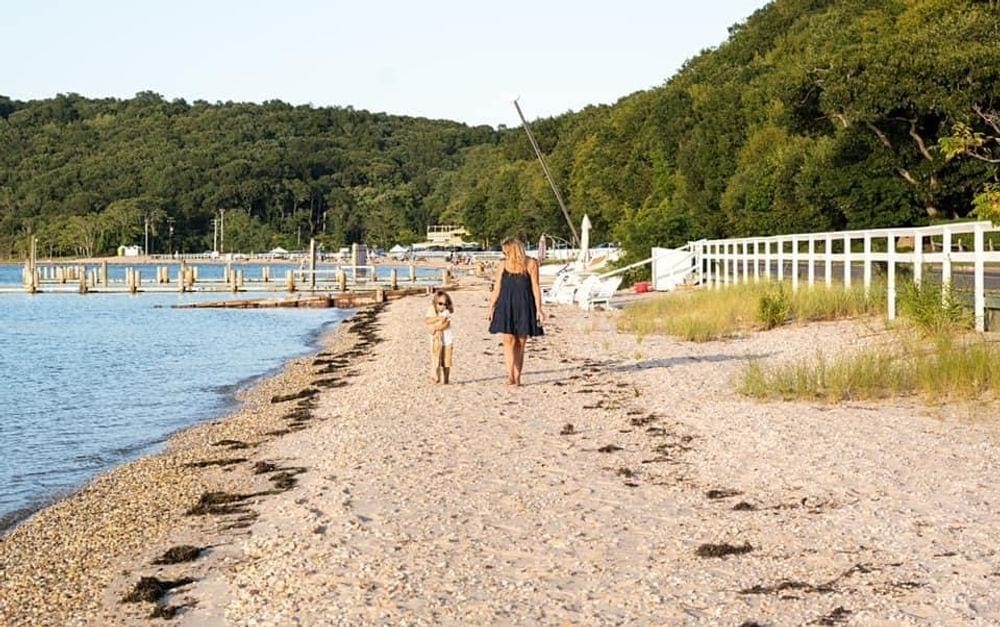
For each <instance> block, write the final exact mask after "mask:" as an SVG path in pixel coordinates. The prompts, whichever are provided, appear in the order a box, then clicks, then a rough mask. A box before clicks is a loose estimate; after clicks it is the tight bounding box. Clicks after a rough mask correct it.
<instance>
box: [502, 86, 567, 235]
mask: <svg viewBox="0 0 1000 627" xmlns="http://www.w3.org/2000/svg"><path fill="white" fill-rule="evenodd" d="M514 108H515V109H517V115H518V117H520V118H521V125H522V126H524V132H525V133H527V134H528V141H530V142H531V147H532V148H534V149H535V155H536V156H537V157H538V161H539V163H541V164H542V171H543V172H545V178H546V179H548V181H549V186H550V187H552V191H553V192H554V193H555V195H556V200H557V201H558V202H559V208H560V209H562V214H563V217H564V218H566V224H568V225H569V231H570V233H572V234H573V241H572V244H573V246H576V245H577V243H578V242H579V241H580V238H579V237H578V236H577V234H576V227H574V226H573V221H572V220H570V218H569V211H567V210H566V203H564V202H563V198H562V194H560V193H559V188H558V187H557V186H556V182H555V181H554V180H553V179H552V173H551V172H549V166H547V165H545V159H543V158H542V151H541V149H540V148H539V147H538V142H536V141H535V136H534V135H532V134H531V127H529V126H528V121H527V120H525V119H524V114H523V113H521V105H519V104H517V99H516V98H515V99H514Z"/></svg>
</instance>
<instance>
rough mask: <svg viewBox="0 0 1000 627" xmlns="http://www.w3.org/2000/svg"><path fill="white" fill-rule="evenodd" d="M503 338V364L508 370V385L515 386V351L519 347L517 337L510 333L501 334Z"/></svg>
mask: <svg viewBox="0 0 1000 627" xmlns="http://www.w3.org/2000/svg"><path fill="white" fill-rule="evenodd" d="M500 335H501V337H503V363H504V367H505V368H506V369H507V385H514V384H515V382H516V379H515V377H514V351H515V350H516V346H517V337H516V336H514V335H511V334H510V333H501V334H500Z"/></svg>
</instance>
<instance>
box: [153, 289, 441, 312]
mask: <svg viewBox="0 0 1000 627" xmlns="http://www.w3.org/2000/svg"><path fill="white" fill-rule="evenodd" d="M426 291H427V288H422V287H418V288H414V287H411V288H404V289H397V290H384V289H382V288H377V289H375V290H374V291H371V292H363V293H361V292H344V293H340V294H321V295H308V296H306V295H297V296H294V297H286V298H263V299H239V300H220V301H210V302H205V303H184V304H181V305H173V306H172V308H173V309H273V308H278V307H290V308H307V309H325V308H332V307H336V308H339V309H356V308H358V307H364V306H367V305H374V304H377V303H382V302H385V301H386V300H392V299H396V298H402V297H403V296H408V295H410V294H423V293H425V292H426Z"/></svg>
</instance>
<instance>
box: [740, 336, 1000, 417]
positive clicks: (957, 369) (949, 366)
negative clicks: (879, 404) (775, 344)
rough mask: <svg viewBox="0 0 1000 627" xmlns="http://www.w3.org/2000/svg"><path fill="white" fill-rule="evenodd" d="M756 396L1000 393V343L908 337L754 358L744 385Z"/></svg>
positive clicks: (834, 398)
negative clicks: (775, 358) (798, 355)
mask: <svg viewBox="0 0 1000 627" xmlns="http://www.w3.org/2000/svg"><path fill="white" fill-rule="evenodd" d="M738 389H739V391H740V392H741V393H743V394H745V395H747V396H751V397H754V398H762V399H780V400H822V401H827V402H833V403H835V402H839V401H850V400H875V399H883V398H895V397H905V396H913V395H917V396H920V397H922V398H924V399H925V400H927V401H928V402H942V401H947V400H976V399H982V398H1000V346H998V345H997V344H995V343H991V342H989V341H987V340H986V339H984V338H982V337H968V338H962V339H959V340H956V339H953V338H951V337H949V336H943V337H938V338H934V339H933V340H926V339H920V338H912V336H911V339H909V340H907V339H905V338H904V336H903V335H902V334H901V335H900V336H899V339H898V341H897V342H896V343H893V344H887V345H885V346H881V347H873V348H868V349H864V350H862V351H860V352H857V353H852V354H847V355H841V356H838V357H835V358H833V359H828V358H826V357H824V356H823V355H822V354H817V355H816V356H815V357H813V358H811V359H805V360H801V361H799V362H796V363H791V364H779V365H775V366H765V365H764V364H762V363H761V362H759V361H751V362H748V363H747V365H746V366H745V368H744V371H743V375H742V377H741V380H740V382H739V385H738Z"/></svg>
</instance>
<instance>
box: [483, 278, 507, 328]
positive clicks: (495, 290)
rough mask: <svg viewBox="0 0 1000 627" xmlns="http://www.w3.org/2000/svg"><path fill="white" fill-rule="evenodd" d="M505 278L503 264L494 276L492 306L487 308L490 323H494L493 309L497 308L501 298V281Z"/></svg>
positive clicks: (491, 294) (487, 317)
mask: <svg viewBox="0 0 1000 627" xmlns="http://www.w3.org/2000/svg"><path fill="white" fill-rule="evenodd" d="M502 278H503V264H500V267H499V268H497V271H496V274H495V275H493V291H492V292H491V293H490V305H489V307H488V308H487V309H488V310H489V311H488V312H487V313H486V319H487V320H489V321H490V322H492V321H493V309H494V308H495V307H496V306H497V299H498V298H500V280H501V279H502Z"/></svg>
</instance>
